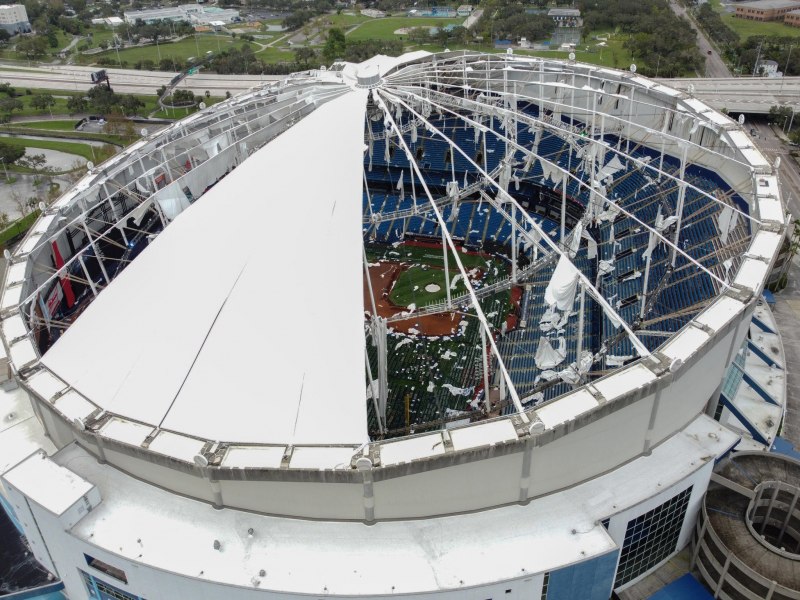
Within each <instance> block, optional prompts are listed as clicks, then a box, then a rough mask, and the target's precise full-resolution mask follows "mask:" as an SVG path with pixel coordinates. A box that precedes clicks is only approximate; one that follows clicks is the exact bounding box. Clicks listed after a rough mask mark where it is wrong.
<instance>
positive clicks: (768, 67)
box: [756, 60, 783, 77]
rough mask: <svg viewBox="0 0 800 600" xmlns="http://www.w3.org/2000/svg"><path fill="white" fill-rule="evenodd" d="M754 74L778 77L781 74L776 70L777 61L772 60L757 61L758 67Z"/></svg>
mask: <svg viewBox="0 0 800 600" xmlns="http://www.w3.org/2000/svg"><path fill="white" fill-rule="evenodd" d="M756 74H758V75H762V76H764V77H780V76H781V75H783V73H781V72H780V71H778V63H777V62H775V61H774V60H760V61H758V68H757V69H756Z"/></svg>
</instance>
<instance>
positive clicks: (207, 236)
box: [46, 90, 367, 444]
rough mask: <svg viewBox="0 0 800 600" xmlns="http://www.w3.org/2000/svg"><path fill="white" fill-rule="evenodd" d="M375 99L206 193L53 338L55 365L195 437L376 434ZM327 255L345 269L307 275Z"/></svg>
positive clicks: (95, 395) (51, 363)
mask: <svg viewBox="0 0 800 600" xmlns="http://www.w3.org/2000/svg"><path fill="white" fill-rule="evenodd" d="M366 96H367V92H366V91H364V90H356V91H353V92H351V93H348V94H344V95H343V96H340V97H338V98H336V99H334V100H331V101H330V102H328V103H327V104H324V105H322V106H320V107H319V108H317V109H316V110H315V111H314V112H312V113H311V114H310V115H309V116H307V117H306V118H304V119H303V120H301V121H300V122H299V123H298V124H296V125H295V126H294V127H293V128H291V129H290V130H289V131H287V132H286V133H284V134H283V135H281V136H279V137H278V138H276V139H275V140H274V141H273V142H272V143H270V144H268V145H266V146H265V147H264V148H262V149H261V150H259V151H258V152H256V153H254V154H253V155H252V156H251V157H250V158H249V159H248V160H246V161H245V162H244V163H243V164H242V165H240V166H239V167H238V168H237V169H236V170H235V171H233V172H232V173H231V174H230V175H229V176H228V177H226V178H225V179H223V180H222V181H220V182H219V183H218V184H217V185H216V186H214V187H213V188H212V189H211V190H209V192H208V193H207V194H206V195H205V196H204V197H203V198H201V199H200V200H199V201H198V202H196V203H195V204H193V205H192V206H191V207H190V208H189V209H187V210H186V211H185V212H184V213H183V215H182V216H181V218H180V219H177V220H176V221H175V222H174V223H173V224H171V225H170V226H169V227H168V228H167V229H166V230H165V231H164V233H162V234H161V235H160V236H159V237H158V238H156V240H155V241H154V242H153V243H152V244H151V245H150V246H149V247H148V248H147V249H146V250H145V251H144V252H143V253H142V254H141V255H140V256H139V257H138V258H137V259H136V260H135V261H134V262H133V263H131V265H130V266H129V267H128V268H127V269H126V270H125V271H123V272H122V273H121V274H120V276H119V277H117V278H116V279H115V280H114V281H113V282H112V284H111V285H110V286H108V288H107V289H106V290H105V291H103V293H102V294H100V296H99V297H98V298H97V299H96V300H95V301H94V302H93V303H92V304H91V305H90V306H89V308H88V309H87V310H86V311H85V312H84V314H83V315H81V317H80V318H79V319H78V320H77V322H76V323H75V324H74V325H73V326H72V327H71V328H70V329H69V330H67V332H66V333H65V335H64V336H63V337H62V338H61V339H59V340H58V342H56V344H54V346H53V347H52V348H51V349H50V351H49V352H48V353H47V354H46V364H47V365H48V367H49V368H50V369H51V370H52V371H53V372H54V373H56V374H57V375H59V376H60V377H61V378H62V379H64V380H65V381H67V382H69V383H70V384H71V385H73V386H74V387H75V388H76V389H77V390H79V391H80V392H81V393H82V394H84V395H86V397H88V398H90V399H91V400H92V401H93V402H96V403H97V404H98V405H100V406H102V407H103V408H105V409H107V410H110V411H113V412H116V413H118V414H121V415H124V416H126V417H129V418H132V419H136V420H139V421H143V422H145V423H151V424H153V425H159V424H163V426H164V427H165V428H168V429H171V430H174V431H180V432H183V433H186V434H188V435H194V436H198V437H202V438H210V439H214V440H226V441H232V442H241V443H256V442H273V443H294V444H303V443H320V444H322V443H329V444H359V443H362V442H364V441H366V439H367V433H366V403H365V401H364V374H363V364H364V355H363V352H364V336H363V300H362V293H363V291H362V286H363V282H362V271H361V269H362V266H361V243H362V241H361V206H362V204H361V193H362V190H361V188H362V160H363V152H362V146H363V129H364V118H365V114H364V113H365V107H366ZM319 139H326V140H336V148H335V150H333V149H332V148H331V146H330V145H329V144H318V143H315V140H319ZM235 215H238V216H239V217H244V218H232V216H235ZM322 257H324V259H325V260H326V261H327V263H328V264H329V265H335V268H321V269H314V270H311V269H310V268H311V266H312V265H313V264H315V262H316V261H319V260H320V258H322ZM334 424H335V425H334Z"/></svg>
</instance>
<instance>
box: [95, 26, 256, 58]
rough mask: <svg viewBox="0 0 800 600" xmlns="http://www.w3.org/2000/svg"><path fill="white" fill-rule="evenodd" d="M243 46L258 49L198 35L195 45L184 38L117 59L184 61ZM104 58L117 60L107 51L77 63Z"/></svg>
mask: <svg viewBox="0 0 800 600" xmlns="http://www.w3.org/2000/svg"><path fill="white" fill-rule="evenodd" d="M243 44H247V45H249V46H250V47H251V48H252V49H253V51H254V52H255V51H256V50H258V49H259V48H260V46H258V45H257V44H253V43H250V42H245V41H242V40H240V39H239V38H238V37H237V38H232V37H231V36H229V35H215V34H198V35H197V43H196V44H195V37H194V36H192V37H189V38H185V39H183V40H181V41H179V42H164V43H162V42H159V43H158V47H156V45H155V44H153V45H152V46H142V47H136V48H126V49H124V50H120V51H119V59H120V60H121V61H123V62H127V63H128V65H129V66H130V65H133V64H135V63H137V62H139V61H140V60H152V61H154V62H156V63H157V62H158V61H159V56H161V58H162V59H164V58H174V59H175V60H180V61H185V60H187V59H188V58H189V57H192V56H193V57H195V58H199V57H203V56H205V55H206V52H209V51H211V52H217V51H218V50H226V49H228V48H231V47H232V46H236V47H237V48H238V47H240V46H242V45H243ZM101 57H105V58H110V59H112V60H114V61H116V60H117V52H116V50H108V51H106V52H101V53H99V54H93V55H89V56H87V55H81V56H80V58H79V62H80V63H81V64H88V63H93V62H96V61H97V59H98V58H101Z"/></svg>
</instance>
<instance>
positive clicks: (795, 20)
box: [783, 9, 800, 27]
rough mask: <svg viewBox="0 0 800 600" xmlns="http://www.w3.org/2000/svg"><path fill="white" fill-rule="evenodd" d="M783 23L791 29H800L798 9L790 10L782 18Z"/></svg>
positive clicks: (799, 12)
mask: <svg viewBox="0 0 800 600" xmlns="http://www.w3.org/2000/svg"><path fill="white" fill-rule="evenodd" d="M783 22H784V23H785V24H786V25H791V26H792V27H800V9H796V10H790V11H789V12H788V13H786V15H785V16H784V17H783Z"/></svg>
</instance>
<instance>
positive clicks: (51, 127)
mask: <svg viewBox="0 0 800 600" xmlns="http://www.w3.org/2000/svg"><path fill="white" fill-rule="evenodd" d="M77 122H78V121H75V120H72V121H65V120H60V119H56V120H52V121H26V122H24V123H18V124H15V125H18V126H21V127H26V128H30V129H46V130H48V131H75V124H76V123H77Z"/></svg>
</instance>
